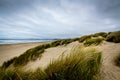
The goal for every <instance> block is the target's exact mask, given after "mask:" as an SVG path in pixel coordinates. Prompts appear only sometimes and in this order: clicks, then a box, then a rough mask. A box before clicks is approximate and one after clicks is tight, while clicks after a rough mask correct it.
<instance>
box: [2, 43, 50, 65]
mask: <svg viewBox="0 0 120 80" xmlns="http://www.w3.org/2000/svg"><path fill="white" fill-rule="evenodd" d="M46 43H49V42H37V43H21V44H5V45H3V44H1V45H0V66H1V65H2V64H3V62H4V61H7V60H9V59H11V58H13V57H15V56H19V55H20V54H22V53H23V52H25V51H26V50H28V49H30V48H32V47H35V46H37V45H41V44H46Z"/></svg>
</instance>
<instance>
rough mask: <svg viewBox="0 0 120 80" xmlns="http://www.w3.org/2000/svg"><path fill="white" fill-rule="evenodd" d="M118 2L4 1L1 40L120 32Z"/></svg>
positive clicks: (1, 1)
mask: <svg viewBox="0 0 120 80" xmlns="http://www.w3.org/2000/svg"><path fill="white" fill-rule="evenodd" d="M116 1H117V2H114V1H113V0H106V1H104V0H91V1H89V0H84V1H83V0H57V1H56V0H34V1H29V0H20V1H18V0H12V1H10V0H0V12H1V13H0V34H1V35H0V38H3V37H5V38H69V37H77V36H81V35H84V34H90V33H94V32H100V31H114V30H119V29H120V26H119V25H120V23H119V21H118V20H120V16H119V13H120V9H119V8H120V7H119V3H120V1H119V0H116ZM101 6H102V7H101ZM117 16H118V17H117Z"/></svg>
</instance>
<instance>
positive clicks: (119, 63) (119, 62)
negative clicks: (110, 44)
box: [115, 53, 120, 67]
mask: <svg viewBox="0 0 120 80" xmlns="http://www.w3.org/2000/svg"><path fill="white" fill-rule="evenodd" d="M115 64H116V65H117V66H119V67H120V53H119V55H118V56H117V57H116V59H115Z"/></svg>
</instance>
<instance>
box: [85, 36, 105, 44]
mask: <svg viewBox="0 0 120 80" xmlns="http://www.w3.org/2000/svg"><path fill="white" fill-rule="evenodd" d="M103 40H104V38H99V37H97V38H89V39H87V40H85V42H84V45H85V46H90V45H99V44H100V43H101V42H102V41H103Z"/></svg>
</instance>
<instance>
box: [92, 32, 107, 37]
mask: <svg viewBox="0 0 120 80" xmlns="http://www.w3.org/2000/svg"><path fill="white" fill-rule="evenodd" d="M107 35H108V34H107V33H105V32H99V33H95V34H92V35H91V36H92V37H99V36H101V37H104V38H106V37H107Z"/></svg>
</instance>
